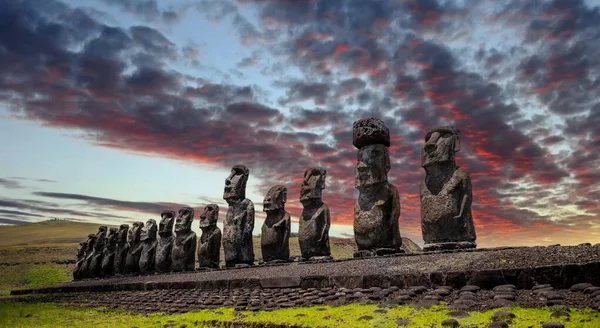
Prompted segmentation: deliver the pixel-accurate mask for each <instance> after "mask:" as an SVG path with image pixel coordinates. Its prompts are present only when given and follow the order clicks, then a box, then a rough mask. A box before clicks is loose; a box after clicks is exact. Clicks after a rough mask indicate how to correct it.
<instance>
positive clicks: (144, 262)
mask: <svg viewBox="0 0 600 328" xmlns="http://www.w3.org/2000/svg"><path fill="white" fill-rule="evenodd" d="M157 230H158V227H157V226H156V220H154V219H149V220H148V221H146V226H144V228H142V233H141V235H140V241H141V242H142V253H141V255H140V273H142V274H146V273H152V272H154V267H155V258H156V243H157V242H156V231H157Z"/></svg>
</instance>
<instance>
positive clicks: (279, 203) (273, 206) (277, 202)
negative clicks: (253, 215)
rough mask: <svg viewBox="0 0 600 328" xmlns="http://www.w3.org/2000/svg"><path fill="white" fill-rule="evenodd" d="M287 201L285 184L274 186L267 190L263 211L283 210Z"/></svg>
mask: <svg viewBox="0 0 600 328" xmlns="http://www.w3.org/2000/svg"><path fill="white" fill-rule="evenodd" d="M285 202H287V188H286V187H284V186H279V185H278V186H273V187H271V189H269V192H267V195H266V196H265V199H264V201H263V211H265V212H269V211H275V210H279V209H281V210H283V209H284V207H285Z"/></svg>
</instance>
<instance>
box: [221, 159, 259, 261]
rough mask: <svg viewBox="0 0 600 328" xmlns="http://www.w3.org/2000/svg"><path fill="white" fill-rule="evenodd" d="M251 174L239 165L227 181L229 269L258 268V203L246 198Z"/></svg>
mask: <svg viewBox="0 0 600 328" xmlns="http://www.w3.org/2000/svg"><path fill="white" fill-rule="evenodd" d="M249 174H250V170H248V168H246V167H245V166H244V165H235V166H234V167H233V168H232V169H231V174H230V175H229V177H227V179H225V188H224V191H223V199H225V201H226V202H227V204H228V205H229V209H228V210H227V215H226V217H225V222H224V224H223V251H224V253H225V265H226V266H228V267H235V265H236V264H248V265H252V264H254V246H253V244H252V230H253V229H254V203H252V201H251V200H250V199H247V198H246V183H247V182H248V176H249Z"/></svg>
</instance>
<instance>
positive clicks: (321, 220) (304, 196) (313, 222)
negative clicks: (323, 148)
mask: <svg viewBox="0 0 600 328" xmlns="http://www.w3.org/2000/svg"><path fill="white" fill-rule="evenodd" d="M326 177H327V171H326V170H325V169H323V168H322V167H311V168H309V169H307V170H306V171H305V172H304V182H302V186H301V187H300V203H302V206H303V207H304V208H303V209H302V215H301V217H300V227H299V229H298V243H299V244H300V252H301V253H302V259H303V260H310V259H312V260H328V259H331V249H330V247H329V227H330V226H331V222H330V216H329V206H327V204H325V203H323V199H322V193H323V189H325V178H326Z"/></svg>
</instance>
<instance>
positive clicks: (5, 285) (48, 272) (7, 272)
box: [0, 264, 73, 296]
mask: <svg viewBox="0 0 600 328" xmlns="http://www.w3.org/2000/svg"><path fill="white" fill-rule="evenodd" d="M72 270H73V265H61V264H44V265H35V264H19V265H14V266H0V277H2V278H1V279H0V296H4V295H9V294H10V291H11V290H14V289H22V288H38V287H45V286H50V285H55V284H59V283H63V282H67V281H71V278H72V274H71V272H72Z"/></svg>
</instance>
